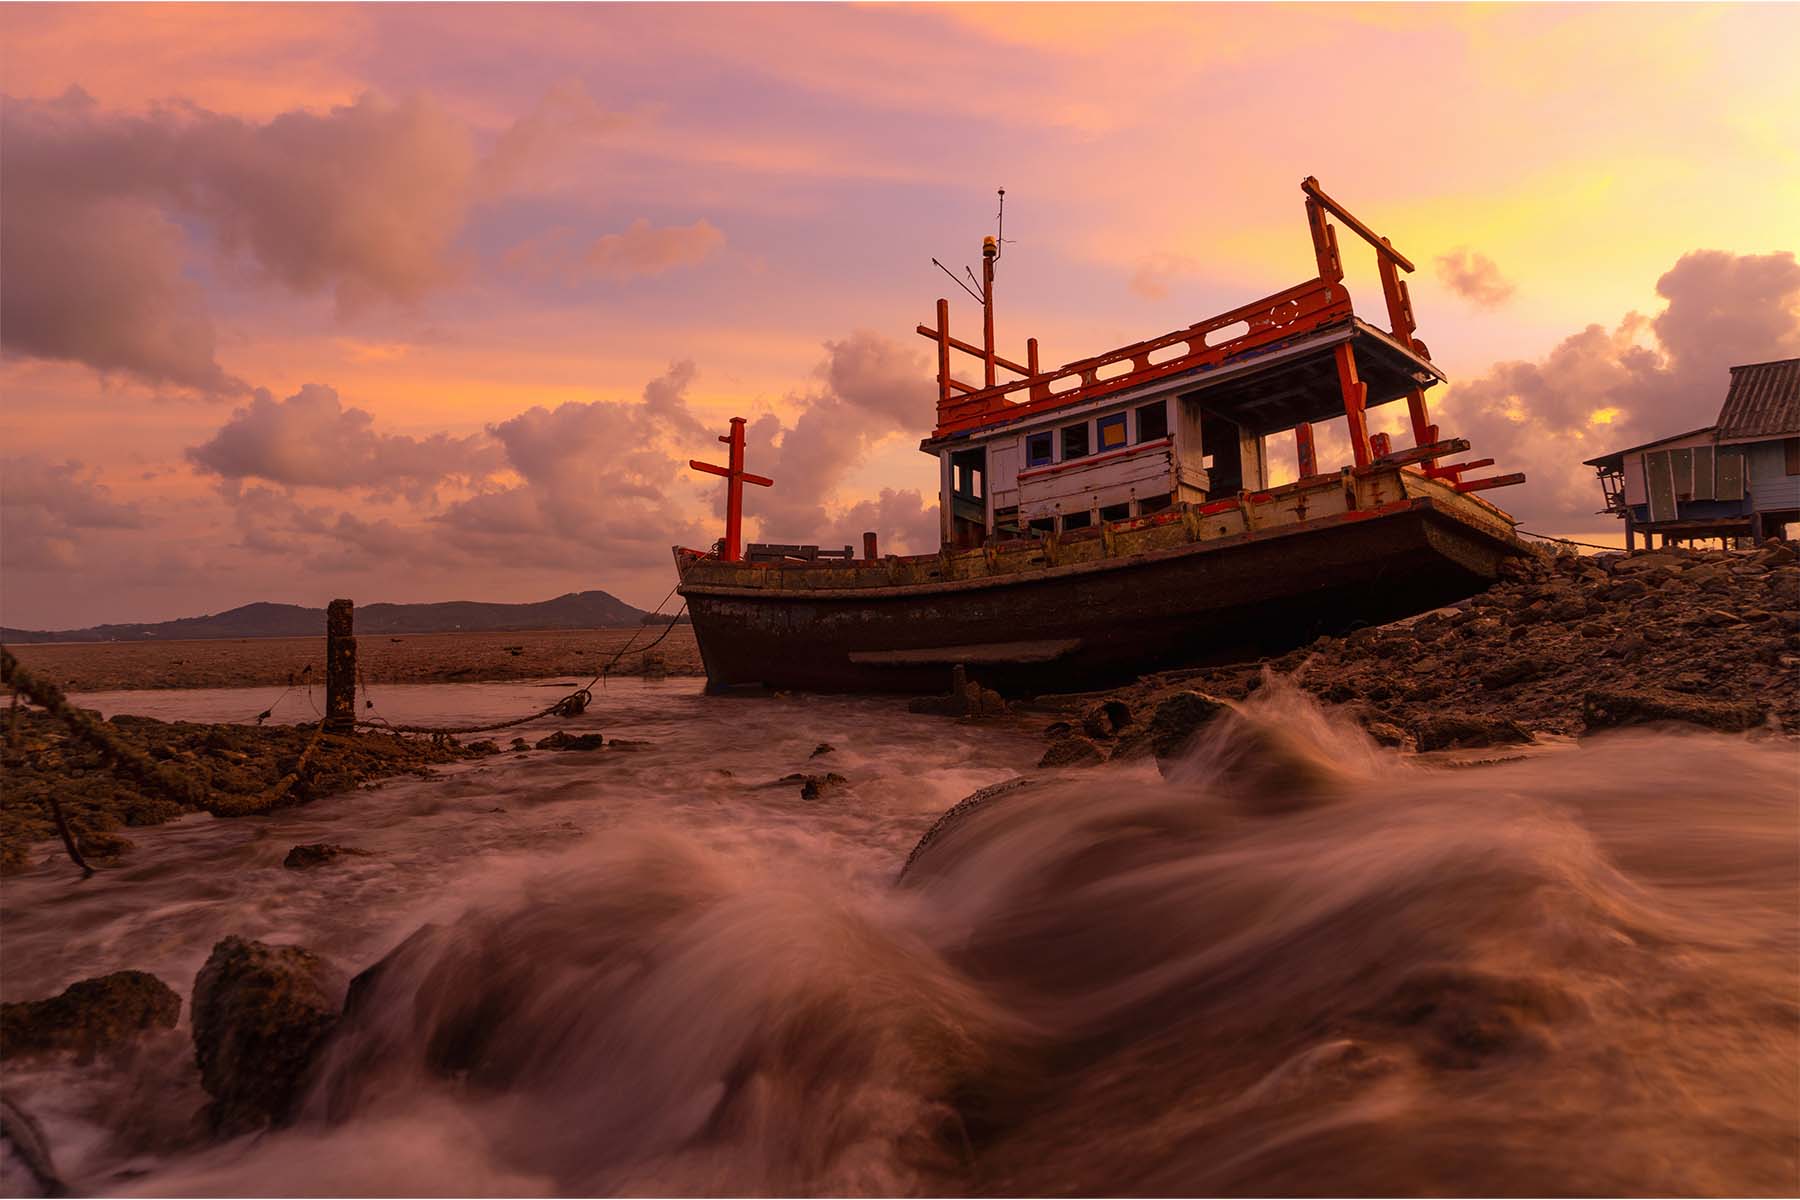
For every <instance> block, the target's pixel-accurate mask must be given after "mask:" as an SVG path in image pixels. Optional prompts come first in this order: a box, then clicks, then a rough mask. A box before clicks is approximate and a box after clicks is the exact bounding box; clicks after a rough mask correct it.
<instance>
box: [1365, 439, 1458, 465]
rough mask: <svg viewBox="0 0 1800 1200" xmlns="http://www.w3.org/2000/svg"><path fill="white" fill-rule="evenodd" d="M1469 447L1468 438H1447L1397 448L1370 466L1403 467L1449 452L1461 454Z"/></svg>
mask: <svg viewBox="0 0 1800 1200" xmlns="http://www.w3.org/2000/svg"><path fill="white" fill-rule="evenodd" d="M1468 448H1469V439H1468V438H1447V439H1445V440H1444V441H1441V442H1433V443H1432V444H1431V445H1429V446H1414V447H1412V448H1411V449H1410V450H1395V451H1394V452H1393V453H1391V454H1384V455H1382V456H1381V457H1380V458H1377V459H1376V460H1375V461H1374V462H1373V463H1371V464H1369V465H1370V466H1375V467H1403V466H1405V465H1406V464H1408V463H1416V462H1425V461H1426V460H1428V459H1433V458H1443V457H1444V456H1445V455H1449V454H1461V453H1463V451H1465V450H1467V449H1468Z"/></svg>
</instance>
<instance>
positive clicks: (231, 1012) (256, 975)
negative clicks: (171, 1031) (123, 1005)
mask: <svg viewBox="0 0 1800 1200" xmlns="http://www.w3.org/2000/svg"><path fill="white" fill-rule="evenodd" d="M336 990H337V988H336V985H335V980H334V979H333V977H332V973H331V971H330V970H329V969H328V968H327V966H326V965H325V962H324V960H322V959H321V958H319V956H318V955H316V954H314V953H313V952H312V951H310V950H307V949H304V948H303V947H300V946H268V945H264V944H263V943H262V942H252V941H246V940H245V939H243V938H239V937H228V938H225V939H224V940H223V941H221V942H219V943H218V944H217V945H216V946H214V947H213V951H212V955H211V957H209V958H208V959H207V960H206V965H205V966H203V967H201V968H200V973H199V975H197V976H196V977H195V979H194V1007H193V1024H194V1057H195V1060H196V1061H197V1062H198V1063H199V1066H200V1081H201V1084H202V1085H203V1086H204V1087H205V1088H206V1091H207V1093H208V1094H209V1095H211V1096H212V1097H213V1103H212V1105H211V1106H210V1107H209V1108H208V1110H207V1117H208V1120H209V1121H210V1123H211V1125H212V1127H213V1129H214V1131H215V1132H217V1133H220V1134H234V1133H239V1132H244V1131H248V1130H253V1129H258V1128H261V1127H263V1126H266V1125H269V1124H280V1123H281V1122H283V1121H285V1120H286V1119H287V1118H288V1117H289V1116H290V1115H291V1113H292V1111H293V1107H294V1104H295V1103H296V1102H297V1101H298V1099H299V1098H300V1093H301V1088H302V1085H303V1083H304V1082H305V1079H306V1073H307V1071H308V1069H309V1067H310V1066H311V1064H312V1060H313V1055H314V1052H315V1051H316V1050H317V1049H318V1047H319V1045H320V1044H321V1043H322V1042H323V1041H324V1039H325V1037H326V1035H328V1034H329V1033H330V1032H331V1029H332V1026H333V1025H334V1024H335V1023H336V1021H337V1016H338V1012H337V1004H336V1002H335V999H334V996H335V994H336Z"/></svg>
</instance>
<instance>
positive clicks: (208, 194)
mask: <svg viewBox="0 0 1800 1200" xmlns="http://www.w3.org/2000/svg"><path fill="white" fill-rule="evenodd" d="M0 140H4V143H5V147H6V170H5V171H4V172H3V173H0V222H3V223H4V227H3V230H0V272H3V273H4V275H5V279H6V287H5V289H4V294H3V296H0V303H3V305H4V310H3V312H0V345H3V346H4V348H5V349H6V350H7V351H8V352H10V353H14V354H19V355H25V356H30V357H36V358H49V359H62V360H67V361H73V362H80V363H84V364H87V365H89V366H92V367H95V368H96V369H98V370H100V371H103V372H119V373H122V374H125V375H128V376H131V377H133V378H135V379H138V380H140V381H142V382H145V383H148V384H150V385H152V386H157V387H174V388H183V389H189V390H191V391H194V392H198V393H202V394H207V395H215V396H217V395H229V394H233V393H242V392H244V391H247V390H248V388H247V387H246V386H245V385H244V383H243V382H242V381H241V380H239V379H237V378H235V377H233V376H231V375H230V374H228V373H227V372H226V371H225V370H224V369H223V368H222V367H221V366H220V365H219V363H218V362H217V359H216V338H215V334H214V329H213V322H212V318H211V316H210V314H209V312H208V308H207V304H206V300H205V296H204V294H203V292H202V290H201V289H200V287H199V286H198V285H197V284H196V283H195V282H193V281H192V280H191V279H189V278H188V277H187V275H186V274H185V273H184V269H185V268H186V267H187V266H188V261H187V260H188V258H189V246H188V235H187V233H185V232H184V229H186V228H190V227H191V228H192V229H194V230H197V231H202V233H203V234H204V235H205V236H207V237H209V238H210V241H211V243H212V245H213V247H214V249H215V251H216V253H217V254H218V255H219V256H220V260H221V261H222V262H223V263H224V264H225V265H226V266H227V267H229V268H234V269H235V268H242V269H246V270H248V271H249V272H250V273H251V274H252V275H254V276H256V277H259V278H262V279H266V280H269V281H272V282H273V283H275V284H277V285H278V286H281V287H283V288H286V289H288V290H291V291H293V292H296V293H300V294H314V293H322V292H328V293H330V294H332V295H333V296H334V297H335V300H336V303H337V306H338V309H339V311H340V313H349V312H352V311H354V310H356V309H358V308H360V307H362V306H364V305H366V304H368V303H370V302H372V301H376V300H386V301H393V302H397V303H402V304H410V303H413V302H416V301H417V300H419V299H420V297H422V296H423V295H424V294H425V293H426V292H427V291H428V290H430V289H431V288H433V287H435V286H437V285H439V284H441V283H443V282H445V281H447V280H449V279H451V278H453V277H454V275H455V274H456V264H455V262H454V255H453V251H452V243H453V241H454V239H455V237H456V236H457V234H458V233H459V231H460V230H461V228H462V226H463V223H464V220H465V217H466V213H467V209H468V206H469V202H470V198H471V190H472V182H471V181H472V179H473V176H474V171H475V163H476V159H475V153H474V150H473V148H472V144H471V142H470V139H469V135H468V132H467V130H466V129H465V128H464V127H463V126H462V125H461V124H460V123H459V122H457V121H455V120H453V119H452V118H451V117H449V116H448V115H447V114H446V113H444V112H443V111H442V110H440V109H439V108H437V107H436V106H435V105H434V104H432V103H431V102H430V101H428V100H426V99H424V98H422V97H412V98H409V99H405V100H400V101H390V100H387V99H384V98H382V97H380V96H377V95H373V94H369V95H365V96H363V97H362V98H361V99H359V100H357V101H356V102H355V103H354V104H350V105H345V106H341V107H337V108H333V109H331V110H330V111H328V112H324V113H312V112H299V111H297V112H289V113H284V114H282V115H280V116H277V117H275V118H274V119H272V120H270V121H267V122H261V123H259V122H253V121H245V120H242V119H239V118H236V117H231V116H226V115H223V114H219V113H214V112H209V111H206V110H204V109H201V108H197V107H194V106H192V105H187V104H169V105H163V106H159V107H155V108H152V109H150V110H149V111H148V112H145V113H141V114H132V113H122V112H117V111H109V110H106V109H103V108H102V107H101V106H100V105H99V104H98V103H96V102H95V101H94V100H93V99H92V98H91V97H89V96H88V95H86V94H85V93H83V92H81V91H80V90H79V89H71V90H70V91H69V92H68V93H67V94H65V95H64V96H62V97H60V98H57V99H53V100H30V99H23V100H21V99H13V98H10V97H8V98H6V99H5V102H4V109H3V111H0Z"/></svg>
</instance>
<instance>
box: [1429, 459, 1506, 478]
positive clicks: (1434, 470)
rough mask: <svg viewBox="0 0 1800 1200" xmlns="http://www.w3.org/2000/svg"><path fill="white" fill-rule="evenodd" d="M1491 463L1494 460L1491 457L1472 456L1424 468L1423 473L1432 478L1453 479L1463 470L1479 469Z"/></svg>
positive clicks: (1489, 465)
mask: <svg viewBox="0 0 1800 1200" xmlns="http://www.w3.org/2000/svg"><path fill="white" fill-rule="evenodd" d="M1493 465H1494V460H1493V459H1491V458H1472V459H1470V460H1469V461H1468V462H1459V463H1447V464H1446V465H1444V466H1441V467H1428V468H1426V470H1425V474H1426V475H1428V476H1430V477H1431V478H1433V479H1443V478H1450V479H1455V477H1456V476H1458V475H1461V474H1463V473H1464V472H1467V471H1479V470H1481V468H1483V467H1491V466H1493Z"/></svg>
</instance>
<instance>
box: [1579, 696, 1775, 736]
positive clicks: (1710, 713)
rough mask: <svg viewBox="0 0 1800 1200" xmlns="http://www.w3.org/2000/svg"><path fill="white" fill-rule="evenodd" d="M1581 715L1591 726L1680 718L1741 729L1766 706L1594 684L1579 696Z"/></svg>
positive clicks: (1751, 724) (1755, 719)
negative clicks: (1591, 688) (1580, 699)
mask: <svg viewBox="0 0 1800 1200" xmlns="http://www.w3.org/2000/svg"><path fill="white" fill-rule="evenodd" d="M1581 715H1582V719H1583V720H1584V721H1585V722H1586V723H1587V727H1588V728H1589V729H1590V730H1596V729H1616V728H1619V727H1621V726H1625V725H1643V724H1648V723H1651V722H1655V721H1679V722H1682V723H1684V724H1688V725H1700V726H1704V727H1705V728H1707V729H1718V730H1723V731H1724V732H1727V733H1742V732H1743V731H1744V730H1747V729H1754V728H1756V727H1757V726H1758V725H1761V724H1762V723H1763V720H1764V718H1765V717H1766V716H1767V715H1768V709H1767V707H1766V706H1764V705H1763V704H1761V703H1758V702H1756V701H1753V700H1739V701H1731V700H1715V699H1711V698H1709V697H1705V696H1688V695H1683V694H1681V693H1679V692H1670V691H1662V690H1659V689H1654V688H1597V689H1595V690H1593V691H1590V692H1588V693H1587V694H1586V695H1584V696H1583V697H1582V705H1581Z"/></svg>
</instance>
